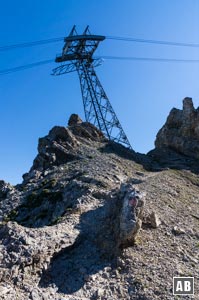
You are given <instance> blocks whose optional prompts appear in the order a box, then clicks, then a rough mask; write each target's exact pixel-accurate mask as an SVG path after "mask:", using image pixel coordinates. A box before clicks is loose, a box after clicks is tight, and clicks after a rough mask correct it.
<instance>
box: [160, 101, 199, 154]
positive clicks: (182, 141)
mask: <svg viewBox="0 0 199 300" xmlns="http://www.w3.org/2000/svg"><path fill="white" fill-rule="evenodd" d="M155 147H156V148H157V149H161V148H169V149H171V150H174V151H176V152H178V153H180V154H184V155H187V156H190V157H193V158H197V159H198V158H199V109H195V108H194V106H193V102H192V99H191V98H185V99H184V100H183V109H182V110H180V109H176V108H173V109H172V110H171V112H170V114H169V116H168V118H167V121H166V123H165V125H164V126H163V127H162V128H161V129H160V131H159V132H158V134H157V137H156V141H155Z"/></svg>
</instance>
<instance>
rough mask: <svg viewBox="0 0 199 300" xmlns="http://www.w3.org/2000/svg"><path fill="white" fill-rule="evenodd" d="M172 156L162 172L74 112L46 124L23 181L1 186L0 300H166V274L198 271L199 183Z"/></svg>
mask: <svg viewBox="0 0 199 300" xmlns="http://www.w3.org/2000/svg"><path fill="white" fill-rule="evenodd" d="M188 102H190V101H188ZM185 104H186V103H185ZM185 106H186V107H185V109H184V110H185V111H186V113H185V114H186V115H190V114H191V115H192V113H193V108H192V107H191V106H190V103H189V105H188V107H187V105H185ZM194 111H195V110H194ZM179 115H180V116H181V113H179ZM194 115H195V113H194ZM189 123H190V122H189ZM183 124H184V123H183ZM184 126H185V125H184ZM185 127H186V126H185ZM184 130H185V129H184ZM164 147H165V148H161V149H163V150H161V151H160V150H158V154H159V155H161V156H162V157H163V156H164V160H166V161H167V159H168V157H170V156H171V157H172V159H175V162H176V161H177V162H178V160H179V156H180V155H179V154H177V152H176V151H174V150H168V148H167V147H166V146H164ZM156 154H157V153H156ZM174 154H175V155H174ZM181 156H182V157H183V158H182V159H181V160H180V161H181V166H182V163H183V170H175V171H173V170H170V169H169V168H167V169H166V170H165V169H164V168H162V169H161V166H159V163H158V162H157V161H155V159H154V158H153V155H151V156H150V155H144V154H143V155H141V154H138V153H135V152H134V151H133V150H129V149H126V148H125V147H123V146H122V145H119V144H116V143H114V142H110V141H108V140H107V139H106V138H105V137H104V135H103V134H102V132H100V131H99V130H98V129H97V128H96V127H95V126H93V125H91V124H89V123H88V122H82V121H81V119H80V118H79V117H78V116H77V115H72V116H71V118H70V120H69V126H68V127H67V128H66V127H63V126H55V127H53V128H52V130H50V132H49V134H48V135H46V136H45V137H44V138H41V139H39V145H38V155H37V157H36V158H35V160H34V162H33V165H32V167H31V169H30V171H29V172H28V173H26V174H25V175H24V181H23V182H22V184H18V185H16V186H11V185H10V184H8V183H6V182H4V181H3V180H2V181H0V299H1V300H118V299H121V300H123V299H125V300H136V299H140V300H159V299H164V300H171V299H172V298H173V294H172V291H171V288H170V286H171V279H172V277H173V276H181V275H182V274H185V275H186V274H187V270H189V274H191V275H192V276H194V277H195V278H198V274H199V252H198V243H199V235H198V232H199V225H198V224H199V223H198V220H199V213H198V204H199V178H198V176H197V175H196V174H195V173H194V172H192V170H187V169H186V167H187V161H186V159H184V156H183V155H182V154H181ZM189 160H190V158H189ZM193 162H194V164H195V160H194V161H193ZM178 166H179V164H178ZM152 167H153V168H152ZM158 168H159V169H158ZM149 169H150V171H149ZM155 169H158V172H156V170H155ZM160 170H161V172H160ZM182 216H183V217H182ZM176 226H177V227H176ZM176 228H177V229H176ZM168 287H169V288H168ZM195 292H196V293H198V292H199V291H198V287H197V286H196V288H195Z"/></svg>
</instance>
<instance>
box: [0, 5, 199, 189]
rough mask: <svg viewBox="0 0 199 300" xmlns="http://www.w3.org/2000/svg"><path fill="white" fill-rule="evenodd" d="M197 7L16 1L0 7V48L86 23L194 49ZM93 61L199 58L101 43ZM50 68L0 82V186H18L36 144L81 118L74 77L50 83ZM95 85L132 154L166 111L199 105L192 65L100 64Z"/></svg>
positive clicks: (30, 56) (29, 52)
mask: <svg viewBox="0 0 199 300" xmlns="http://www.w3.org/2000/svg"><path fill="white" fill-rule="evenodd" d="M198 16H199V1H198V0H167V1H165V0H150V1H149V0H125V1H117V0H108V1H107V0H100V1H99V0H78V1H77V0H73V1H69V0H57V1H54V0H42V1H41V0H34V1H27V0H19V1H3V3H2V4H1V10H0V27H1V31H0V46H4V45H10V44H15V43H20V42H31V41H36V40H42V39H48V38H54V37H62V36H66V35H68V33H69V32H70V30H71V28H72V26H73V25H74V24H76V25H77V28H78V30H79V32H80V33H81V32H82V31H83V30H84V27H85V26H86V25H87V24H88V25H90V29H91V31H92V33H94V34H102V35H112V36H130V37H137V38H143V39H157V40H169V41H174V42H175V41H176V42H188V43H189V42H190V43H199V17H198ZM62 46H63V44H62V42H59V43H55V44H48V45H43V46H40V47H32V48H23V49H18V50H13V51H7V52H1V57H0V63H1V66H0V69H1V70H2V69H5V68H9V67H15V66H20V65H24V64H28V63H32V62H37V61H40V60H45V59H52V58H54V57H55V55H56V53H60V50H61V49H62ZM96 54H98V55H117V56H138V57H139V56H140V57H163V58H164V57H165V58H168V57H170V58H185V59H199V48H196V49H194V48H185V47H184V48H183V47H182V48H180V47H169V46H158V45H149V44H138V43H137V44H136V43H128V42H120V41H112V40H105V41H104V42H102V43H101V45H100V47H99V49H98V52H97V53H96ZM55 66H56V64H55V63H52V64H50V65H45V66H41V67H38V68H32V69H29V70H25V71H22V72H16V73H12V74H9V75H5V76H0V93H1V111H0V127H1V140H0V179H4V180H6V181H9V182H11V183H13V184H16V183H20V182H21V180H22V178H21V176H22V174H23V173H25V172H27V171H28V170H29V168H30V167H31V165H32V161H33V159H34V157H35V156H36V154H37V143H38V138H39V137H42V136H44V135H46V134H47V133H48V131H49V130H50V129H51V128H52V126H54V125H63V126H65V125H66V124H67V121H68V118H69V116H70V114H71V113H78V114H79V115H80V116H81V117H82V118H84V114H83V105H82V99H81V93H80V86H79V81H78V77H77V74H68V75H63V76H60V77H53V76H50V73H51V69H52V68H53V67H55ZM97 73H98V75H99V78H100V80H101V82H102V84H103V86H104V89H105V90H106V93H107V95H108V96H109V99H110V101H111V103H112V105H113V107H114V109H115V111H116V113H117V115H118V117H119V119H120V121H121V123H122V125H123V128H124V130H125V132H126V134H127V135H128V137H129V140H130V142H131V144H132V146H133V148H134V150H136V151H139V152H142V153H146V152H147V151H149V150H150V149H152V148H153V147H154V140H155V136H156V134H157V131H158V130H159V129H160V128H161V126H162V125H163V124H164V122H165V120H166V117H167V115H168V113H169V111H170V109H171V108H172V107H174V106H175V107H177V108H181V106H182V103H181V101H182V99H183V98H184V97H186V96H190V97H193V100H194V103H195V106H196V107H197V106H198V105H199V84H198V78H199V64H182V63H181V64H180V63H179V64H173V63H157V62H134V61H110V60H105V61H104V63H103V65H102V66H101V67H99V68H98V69H97Z"/></svg>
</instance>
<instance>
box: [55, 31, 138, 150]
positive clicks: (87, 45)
mask: <svg viewBox="0 0 199 300" xmlns="http://www.w3.org/2000/svg"><path fill="white" fill-rule="evenodd" d="M103 40H105V36H101V35H92V34H91V33H90V31H89V27H88V26H87V27H86V29H85V30H84V32H83V34H82V35H78V33H77V31H76V27H75V26H73V28H72V30H71V32H70V34H69V36H68V37H66V38H65V39H64V42H65V43H64V47H63V50H62V54H61V55H59V56H57V57H56V59H55V62H56V63H60V66H58V67H57V68H55V69H53V71H52V75H55V76H58V75H63V74H66V73H70V72H74V71H77V73H78V75H79V80H80V86H81V92H82V98H83V105H84V112H85V119H86V121H87V122H90V123H92V124H94V125H95V126H96V127H97V128H98V129H100V130H101V131H102V132H103V133H104V134H105V136H106V137H107V138H108V139H109V140H112V141H114V142H117V143H120V144H122V145H124V146H125V147H127V148H129V149H132V147H131V145H130V142H129V140H128V138H127V136H126V134H125V132H124V130H123V128H122V126H121V124H120V122H119V120H118V118H117V116H116V114H115V112H114V110H113V108H112V105H111V103H110V101H109V99H108V97H107V95H106V93H105V91H104V89H103V87H102V85H101V83H100V81H99V79H98V77H97V74H96V72H95V67H97V66H98V65H100V64H101V60H100V59H99V58H94V57H93V54H94V52H95V50H96V49H97V47H98V45H99V43H100V42H101V41H103ZM66 62H67V63H66Z"/></svg>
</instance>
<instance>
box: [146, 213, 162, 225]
mask: <svg viewBox="0 0 199 300" xmlns="http://www.w3.org/2000/svg"><path fill="white" fill-rule="evenodd" d="M148 218H149V220H148V221H149V223H150V225H151V227H153V228H158V227H159V226H160V224H161V221H160V219H159V217H158V215H157V214H156V213H155V212H154V211H152V213H151V214H150V215H149V217H148Z"/></svg>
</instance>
